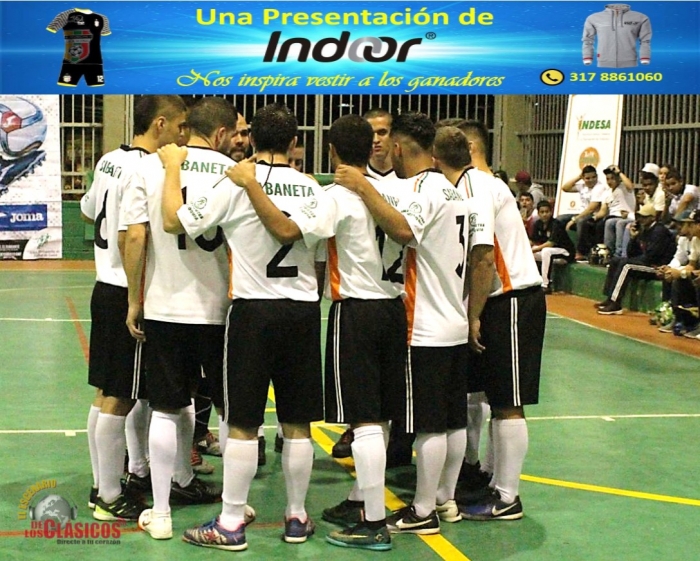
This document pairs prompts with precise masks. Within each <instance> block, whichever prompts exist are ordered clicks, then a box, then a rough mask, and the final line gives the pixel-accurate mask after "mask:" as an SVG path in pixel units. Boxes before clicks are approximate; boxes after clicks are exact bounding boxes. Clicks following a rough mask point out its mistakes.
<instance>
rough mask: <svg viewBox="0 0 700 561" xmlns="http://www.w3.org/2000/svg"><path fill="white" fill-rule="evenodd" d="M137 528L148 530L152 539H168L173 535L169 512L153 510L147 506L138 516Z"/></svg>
mask: <svg viewBox="0 0 700 561" xmlns="http://www.w3.org/2000/svg"><path fill="white" fill-rule="evenodd" d="M139 528H141V529H142V530H143V531H144V532H148V533H149V534H150V535H151V537H152V538H153V539H154V540H169V539H170V538H172V537H173V519H172V517H171V516H170V513H167V514H166V513H161V512H154V511H153V509H152V508H147V509H146V510H144V511H143V512H142V513H141V516H139Z"/></svg>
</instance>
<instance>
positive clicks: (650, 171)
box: [639, 164, 668, 220]
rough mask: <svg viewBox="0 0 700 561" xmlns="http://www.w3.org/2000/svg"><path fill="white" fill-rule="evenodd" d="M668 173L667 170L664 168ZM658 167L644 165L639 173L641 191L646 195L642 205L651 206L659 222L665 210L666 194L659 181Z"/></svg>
mask: <svg viewBox="0 0 700 561" xmlns="http://www.w3.org/2000/svg"><path fill="white" fill-rule="evenodd" d="M665 169H666V170H667V171H668V168H665ZM659 174H660V170H659V166H657V165H656V164H644V167H643V168H642V169H641V171H640V172H639V175H640V183H641V185H642V189H644V192H645V193H646V197H645V198H644V204H645V205H646V204H649V203H651V204H653V205H654V209H655V210H656V219H657V220H660V219H661V218H662V217H663V214H664V211H665V210H666V193H665V192H664V184H663V183H662V182H661V181H659Z"/></svg>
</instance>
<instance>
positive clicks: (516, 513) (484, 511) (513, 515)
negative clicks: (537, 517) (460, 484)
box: [459, 490, 523, 520]
mask: <svg viewBox="0 0 700 561" xmlns="http://www.w3.org/2000/svg"><path fill="white" fill-rule="evenodd" d="M459 512H460V514H461V515H462V519H463V520H520V519H521V518H522V517H523V503H521V502H520V497H515V501H513V502H512V503H510V504H508V503H504V502H503V501H502V500H501V494H500V493H499V492H498V491H496V490H494V491H493V492H492V493H491V495H490V496H489V497H488V498H487V499H485V500H483V501H481V502H480V503H477V504H473V505H465V506H461V507H460V509H459Z"/></svg>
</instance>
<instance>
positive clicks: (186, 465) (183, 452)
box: [173, 404, 195, 487]
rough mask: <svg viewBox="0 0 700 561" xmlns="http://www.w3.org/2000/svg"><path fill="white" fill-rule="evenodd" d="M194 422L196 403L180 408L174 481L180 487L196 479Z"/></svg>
mask: <svg viewBox="0 0 700 561" xmlns="http://www.w3.org/2000/svg"><path fill="white" fill-rule="evenodd" d="M194 424H195V413H194V405H192V404H190V405H188V406H187V407H183V408H182V409H181V410H180V418H179V420H178V423H177V454H176V456H175V472H174V473H173V481H174V482H175V483H177V484H178V485H179V486H180V487H187V486H188V485H189V484H190V483H192V479H194V471H193V470H192V446H193V445H194Z"/></svg>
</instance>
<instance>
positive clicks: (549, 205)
mask: <svg viewBox="0 0 700 561" xmlns="http://www.w3.org/2000/svg"><path fill="white" fill-rule="evenodd" d="M523 194H524V193H523ZM528 195H531V193H528ZM545 206H546V207H547V208H548V209H549V210H552V203H551V202H549V199H542V200H541V201H540V202H539V203H537V210H538V211H539V210H540V209H541V208H542V207H545Z"/></svg>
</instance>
